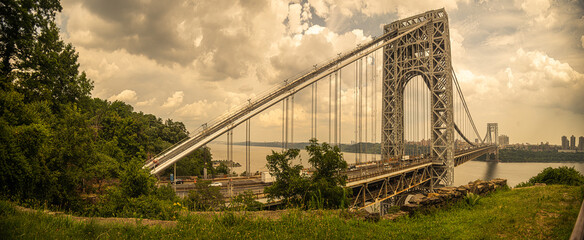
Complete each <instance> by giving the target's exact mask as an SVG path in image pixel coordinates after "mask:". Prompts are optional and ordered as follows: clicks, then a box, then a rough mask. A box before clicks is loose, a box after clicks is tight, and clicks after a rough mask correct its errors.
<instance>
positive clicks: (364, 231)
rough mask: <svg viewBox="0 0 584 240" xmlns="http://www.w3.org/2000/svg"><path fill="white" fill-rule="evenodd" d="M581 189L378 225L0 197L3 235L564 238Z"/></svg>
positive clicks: (514, 195) (520, 195) (505, 197)
mask: <svg viewBox="0 0 584 240" xmlns="http://www.w3.org/2000/svg"><path fill="white" fill-rule="evenodd" d="M583 196H584V187H582V186H580V187H571V186H561V185H548V186H545V187H534V188H519V189H513V190H507V191H499V192H497V193H494V194H492V195H490V196H486V197H481V198H480V201H478V202H477V203H476V204H475V205H474V206H471V205H469V204H467V203H466V202H465V201H460V202H458V203H456V204H454V205H451V206H450V207H447V208H446V209H439V210H434V211H430V212H428V213H425V214H422V213H417V214H414V215H412V216H407V217H403V218H399V219H398V220H396V221H389V220H381V221H379V222H377V223H374V222H367V221H364V220H361V219H357V218H351V217H349V218H347V217H345V216H346V215H347V214H339V211H315V212H310V213H307V212H303V211H300V210H292V211H289V212H288V213H287V214H284V215H283V216H281V218H280V219H278V220H272V219H267V218H254V217H252V216H250V215H246V214H238V213H235V214H234V213H232V212H222V213H220V214H217V215H215V216H213V217H206V216H202V215H197V214H190V215H186V216H182V217H180V218H179V220H178V223H177V226H176V227H174V228H163V227H160V226H145V225H142V224H141V223H140V222H139V221H138V222H137V223H136V224H125V225H124V224H107V223H106V224H104V223H97V222H95V221H89V222H79V221H75V220H72V219H70V218H67V217H64V216H52V215H47V214H46V213H42V212H21V211H17V210H15V208H14V206H12V205H11V203H8V202H0V236H2V238H5V239H31V238H35V239H47V238H48V239H128V238H132V239H133V238H141V239H171V238H196V239H307V238H310V239H347V238H348V239H388V238H389V239H567V238H569V236H570V233H571V231H572V228H573V224H574V222H575V221H576V218H577V215H578V210H579V208H580V203H581V201H582V197H583Z"/></svg>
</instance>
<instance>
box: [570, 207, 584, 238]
mask: <svg viewBox="0 0 584 240" xmlns="http://www.w3.org/2000/svg"><path fill="white" fill-rule="evenodd" d="M570 240H584V201H582V205H581V206H580V213H579V214H578V219H576V223H575V224H574V229H573V230H572V236H570Z"/></svg>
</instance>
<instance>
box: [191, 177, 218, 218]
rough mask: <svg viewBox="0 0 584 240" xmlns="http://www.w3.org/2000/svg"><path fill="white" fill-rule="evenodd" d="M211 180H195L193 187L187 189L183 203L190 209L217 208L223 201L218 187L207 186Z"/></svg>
mask: <svg viewBox="0 0 584 240" xmlns="http://www.w3.org/2000/svg"><path fill="white" fill-rule="evenodd" d="M210 183H211V181H202V180H201V181H197V183H195V189H194V190H191V191H189V196H188V198H187V199H186V200H185V204H186V205H187V206H188V207H189V208H190V209H192V210H203V211H205V210H218V209H221V208H222V207H223V205H224V204H225V201H224V200H223V195H222V194H221V192H220V191H219V187H212V186H209V184H210Z"/></svg>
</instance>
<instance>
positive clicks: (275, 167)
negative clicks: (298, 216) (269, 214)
mask: <svg viewBox="0 0 584 240" xmlns="http://www.w3.org/2000/svg"><path fill="white" fill-rule="evenodd" d="M299 152H300V150H299V149H288V150H286V151H284V152H282V153H278V152H274V151H272V155H268V156H267V157H266V160H267V161H268V163H267V164H266V167H267V168H268V170H269V171H270V173H271V174H272V175H273V176H274V177H275V179H276V180H275V181H274V183H273V184H272V185H271V186H268V187H266V188H265V189H264V192H265V193H267V194H268V197H269V198H270V199H276V198H281V199H282V201H283V202H284V204H286V205H292V206H294V205H296V206H300V205H302V204H303V203H304V202H303V200H304V197H305V194H306V191H307V190H308V186H309V181H308V179H306V178H305V177H303V176H301V171H302V168H303V167H302V165H294V166H292V160H293V159H295V158H296V157H298V154H299Z"/></svg>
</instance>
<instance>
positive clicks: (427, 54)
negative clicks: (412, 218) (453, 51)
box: [381, 9, 454, 185]
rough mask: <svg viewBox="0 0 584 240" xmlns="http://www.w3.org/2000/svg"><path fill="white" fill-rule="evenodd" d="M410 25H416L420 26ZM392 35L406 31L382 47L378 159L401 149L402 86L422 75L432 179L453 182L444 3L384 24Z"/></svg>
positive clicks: (396, 154) (401, 152)
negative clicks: (427, 92) (426, 96)
mask: <svg viewBox="0 0 584 240" xmlns="http://www.w3.org/2000/svg"><path fill="white" fill-rule="evenodd" d="M419 25H422V27H419V28H417V29H415V30H413V31H410V30H412V29H414V28H415V27H418V26H419ZM384 30H385V32H386V33H388V32H395V34H394V36H398V35H399V34H402V33H407V32H408V31H409V33H407V34H405V35H404V36H403V37H402V38H401V39H399V40H398V41H397V42H395V43H393V44H389V45H387V46H386V47H384V49H383V80H382V81H383V90H382V91H383V92H382V93H383V96H382V104H383V108H382V109H383V110H382V119H381V120H382V129H381V142H382V144H381V154H382V155H381V156H382V160H386V161H387V160H390V159H394V160H395V161H399V159H400V158H401V157H402V156H403V155H404V149H405V139H404V89H405V86H406V84H407V83H408V81H409V80H411V79H412V78H414V77H416V76H421V77H422V79H423V80H424V82H425V84H426V86H427V87H428V88H429V89H430V94H431V98H430V103H429V104H430V108H431V109H430V110H431V117H430V136H431V139H430V140H431V147H430V157H431V158H432V161H433V163H434V168H435V169H434V171H432V173H433V174H432V178H433V181H432V185H437V184H443V185H452V184H453V182H454V120H453V96H452V95H453V89H452V87H453V82H452V74H451V72H452V66H451V56H450V38H449V31H448V16H447V15H446V12H445V11H444V9H439V10H434V11H429V12H426V13H423V14H420V15H416V16H413V17H410V18H406V19H402V20H398V21H396V22H393V23H391V24H389V25H386V26H385V27H384Z"/></svg>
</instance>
